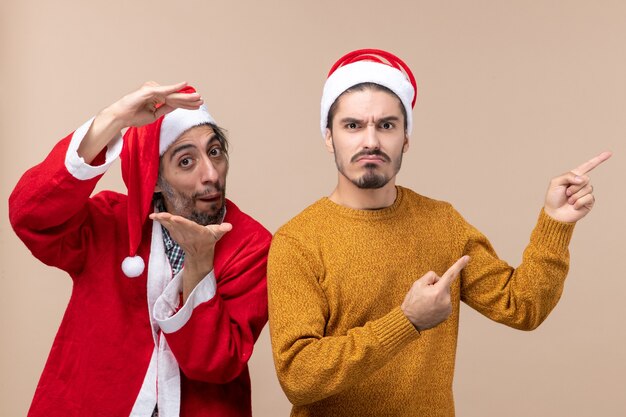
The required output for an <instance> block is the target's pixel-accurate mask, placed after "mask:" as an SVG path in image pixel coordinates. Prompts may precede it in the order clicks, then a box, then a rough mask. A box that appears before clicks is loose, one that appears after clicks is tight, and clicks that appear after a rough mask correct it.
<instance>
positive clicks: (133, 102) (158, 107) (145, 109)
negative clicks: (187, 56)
mask: <svg viewBox="0 0 626 417" xmlns="http://www.w3.org/2000/svg"><path fill="white" fill-rule="evenodd" d="M186 85H187V83H185V82H181V83H178V84H172V85H159V84H157V83H155V82H154V81H148V82H147V83H145V84H144V85H143V86H141V88H139V89H138V90H136V91H133V92H132V93H129V94H127V95H125V96H124V97H122V98H121V99H120V100H118V101H117V102H115V103H113V104H112V105H111V106H110V107H109V110H110V111H111V112H113V114H115V115H116V116H117V118H118V119H119V121H120V122H121V124H122V125H123V126H122V127H130V126H143V125H146V124H149V123H152V122H154V121H155V120H156V119H158V118H159V117H161V116H163V115H165V114H167V113H169V112H171V111H172V110H174V109H176V108H183V109H190V110H192V109H197V108H198V107H200V105H201V104H202V98H201V97H200V94H198V93H191V94H187V93H179V92H178V91H180V89H182V88H183V87H185V86H186Z"/></svg>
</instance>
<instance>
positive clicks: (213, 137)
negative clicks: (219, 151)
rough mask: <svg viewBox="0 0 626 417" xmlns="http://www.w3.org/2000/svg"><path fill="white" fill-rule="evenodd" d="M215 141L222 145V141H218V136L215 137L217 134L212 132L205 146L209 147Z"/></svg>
mask: <svg viewBox="0 0 626 417" xmlns="http://www.w3.org/2000/svg"><path fill="white" fill-rule="evenodd" d="M215 142H217V143H218V144H219V145H220V146H223V145H222V142H221V141H220V138H218V137H217V135H216V134H215V133H214V134H213V135H212V136H211V138H210V139H209V141H208V142H207V144H206V147H207V148H208V147H211V146H213V145H214V143H215Z"/></svg>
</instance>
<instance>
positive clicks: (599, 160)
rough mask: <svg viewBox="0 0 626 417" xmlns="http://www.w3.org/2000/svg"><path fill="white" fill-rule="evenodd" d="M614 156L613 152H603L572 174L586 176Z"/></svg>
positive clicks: (575, 169)
mask: <svg viewBox="0 0 626 417" xmlns="http://www.w3.org/2000/svg"><path fill="white" fill-rule="evenodd" d="M612 155H613V154H612V153H611V152H602V153H601V154H600V155H598V156H596V157H594V158H591V159H590V160H588V161H587V162H585V163H583V164H581V165H579V166H578V167H577V168H574V169H572V172H573V173H574V174H576V175H585V174H586V173H587V172H589V171H591V170H592V169H594V168H595V167H597V166H598V165H600V164H601V163H602V162H604V161H606V160H607V159H609V158H610V157H611V156H612Z"/></svg>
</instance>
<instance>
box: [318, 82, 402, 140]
mask: <svg viewBox="0 0 626 417" xmlns="http://www.w3.org/2000/svg"><path fill="white" fill-rule="evenodd" d="M365 90H374V91H384V92H385V93H389V94H391V95H392V96H394V97H395V98H397V99H398V101H399V102H400V109H401V110H402V116H404V130H406V129H407V123H408V120H407V115H406V109H405V108H404V104H402V100H400V97H398V95H397V94H396V93H394V92H393V91H391V90H390V89H389V88H387V87H385V86H384V85H380V84H376V83H371V82H366V83H359V84H355V85H353V86H352V87H350V88H348V89H347V90H345V91H344V92H343V93H341V94H340V95H339V97H337V98H336V99H335V101H334V102H333V104H332V105H331V106H330V108H329V109H328V118H327V119H328V121H327V122H326V127H327V128H328V129H330V130H331V131H332V130H333V118H334V117H335V113H336V112H337V107H338V106H339V99H340V98H341V97H343V95H344V94H347V93H353V92H355V91H365Z"/></svg>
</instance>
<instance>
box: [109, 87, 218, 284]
mask: <svg viewBox="0 0 626 417" xmlns="http://www.w3.org/2000/svg"><path fill="white" fill-rule="evenodd" d="M195 91H196V90H195V89H194V88H193V87H189V86H187V87H185V88H183V89H182V90H180V92H182V93H187V94H191V93H195ZM207 123H212V124H215V120H214V119H213V117H211V115H210V114H209V112H208V110H207V108H206V106H204V105H202V106H200V108H199V109H197V110H186V109H176V110H174V111H172V112H170V113H168V114H166V115H165V116H162V117H160V118H158V119H157V120H156V121H155V122H153V123H151V124H149V125H145V126H141V127H131V128H129V129H128V130H127V131H126V134H125V135H124V145H123V147H122V153H121V155H120V157H121V160H122V178H123V179H124V183H125V184H126V188H127V189H128V209H127V221H128V238H129V245H130V246H129V255H130V256H128V257H126V258H125V259H124V261H123V262H122V271H124V274H126V276H127V277H129V278H133V277H138V276H139V275H141V274H142V273H143V271H144V269H145V261H144V260H143V259H142V258H141V257H140V256H138V255H137V250H138V249H139V244H140V243H141V235H142V228H143V226H144V224H145V222H146V219H147V218H148V215H149V214H150V213H151V212H152V209H153V208H152V197H153V194H154V187H155V186H156V183H157V178H158V175H159V160H160V156H161V155H163V154H164V153H165V151H166V150H167V148H169V146H170V145H171V144H172V143H174V142H175V141H176V139H178V137H179V136H180V135H181V134H182V133H183V132H185V131H187V130H189V129H191V128H192V127H194V126H199V125H203V124H207Z"/></svg>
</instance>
